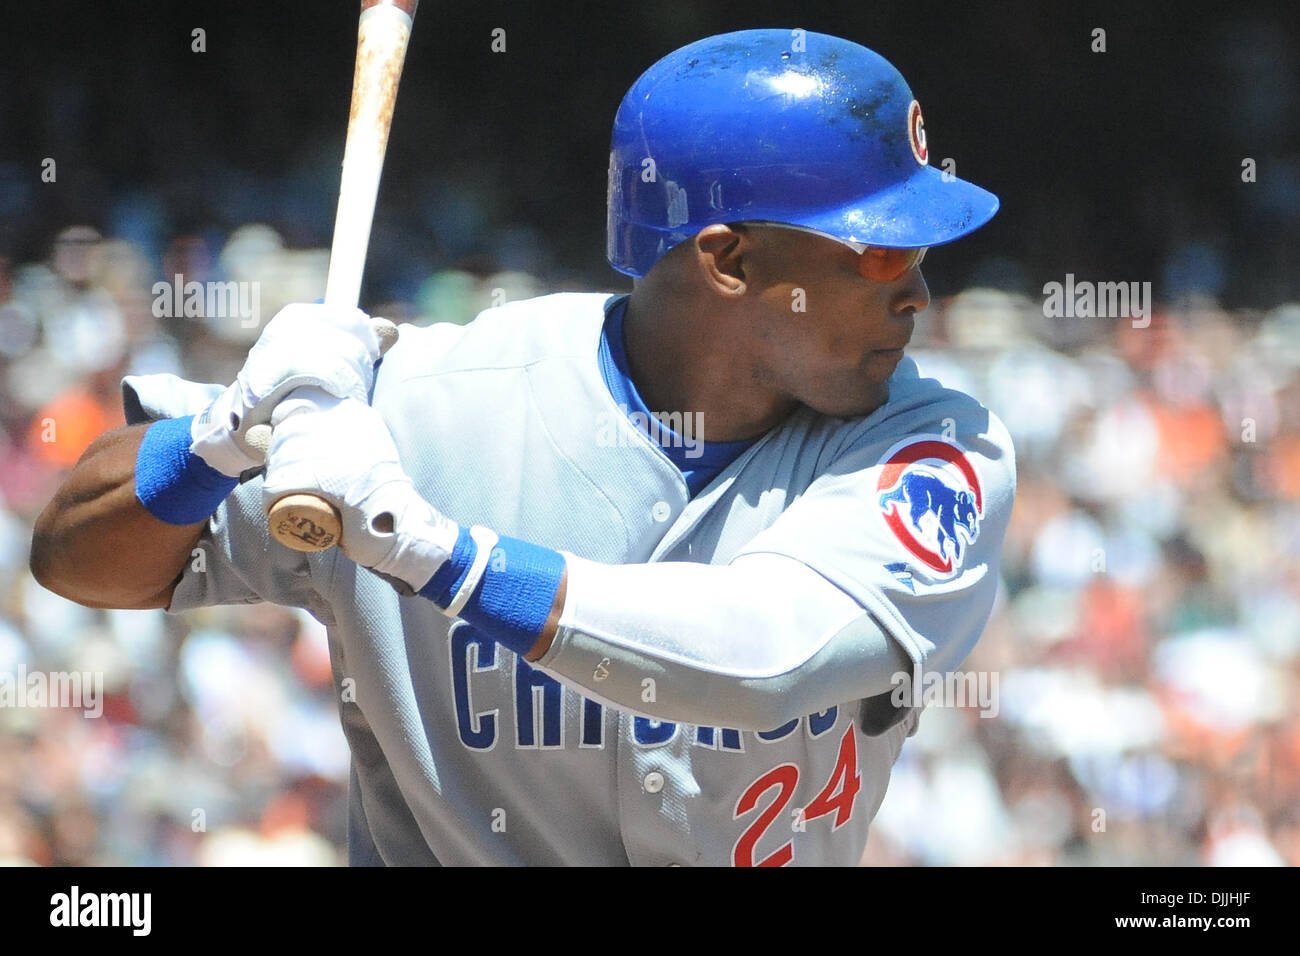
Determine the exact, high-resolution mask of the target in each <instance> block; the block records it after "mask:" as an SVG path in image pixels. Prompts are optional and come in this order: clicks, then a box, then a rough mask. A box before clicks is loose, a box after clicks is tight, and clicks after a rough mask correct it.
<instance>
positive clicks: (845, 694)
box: [538, 555, 908, 730]
mask: <svg viewBox="0 0 1300 956" xmlns="http://www.w3.org/2000/svg"><path fill="white" fill-rule="evenodd" d="M567 585H568V587H567V595H566V597H565V601H564V604H565V606H564V610H563V612H562V614H561V615H560V618H559V627H558V629H557V633H556V636H555V638H554V640H553V641H552V642H551V644H550V646H549V648H548V649H547V650H546V652H545V653H544V654H542V655H540V658H539V660H538V666H540V667H542V668H543V669H545V670H548V671H550V672H551V673H553V674H555V675H556V676H558V677H560V678H562V679H563V680H564V681H565V682H566V683H569V684H576V685H578V686H581V687H582V688H583V689H584V692H586V693H588V694H589V695H592V696H594V697H595V698H597V699H600V700H601V701H603V702H605V703H609V704H611V705H614V706H617V707H621V708H623V709H627V710H632V711H635V712H637V713H642V714H646V715H648V716H651V717H657V718H660V719H664V720H673V721H676V722H683V723H692V724H699V725H718V724H721V725H726V726H735V727H738V728H739V729H751V730H770V729H772V728H774V727H777V726H779V725H781V724H782V723H784V722H785V721H786V720H788V719H789V718H791V717H794V716H797V715H799V714H804V713H814V712H818V711H821V710H824V709H825V708H827V707H829V706H831V705H832V704H836V703H840V702H843V701H846V700H855V699H858V698H861V697H870V696H874V695H876V694H881V693H885V692H888V691H889V690H890V689H891V687H892V686H893V684H892V679H893V677H894V675H895V674H896V673H898V671H900V670H904V669H906V668H907V667H908V658H907V655H906V654H905V653H904V652H903V651H902V650H901V649H900V648H899V647H898V646H897V644H895V642H894V641H892V640H891V639H890V638H888V637H887V636H886V635H885V634H884V633H883V632H882V631H881V630H880V628H879V627H878V626H877V625H876V624H875V622H874V621H873V620H872V619H871V618H870V616H868V615H866V614H865V613H863V611H862V609H861V607H860V606H858V604H857V603H856V602H855V601H853V599H852V598H849V597H848V596H847V595H845V594H844V593H843V592H841V591H839V590H838V589H837V588H835V587H834V586H833V585H831V584H830V583H829V582H827V581H825V580H824V579H823V578H821V577H820V576H819V575H817V574H816V572H814V571H812V570H811V569H809V568H807V567H806V566H804V565H801V564H799V563H798V562H795V561H793V560H790V559H787V558H784V557H782V556H776V555H755V556H750V557H747V558H744V559H741V560H739V561H737V562H735V563H733V564H731V565H726V566H713V565H701V564H690V563H663V564H643V565H621V566H614V565H605V564H597V563H594V562H589V561H582V560H580V559H575V558H572V557H570V558H569V559H568V562H567Z"/></svg>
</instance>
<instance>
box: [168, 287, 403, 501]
mask: <svg viewBox="0 0 1300 956" xmlns="http://www.w3.org/2000/svg"><path fill="white" fill-rule="evenodd" d="M395 338H396V326H394V325H393V324H392V323H391V322H389V321H388V320H387V319H371V318H370V317H369V316H367V315H366V314H365V313H364V312H362V311H361V310H360V309H347V310H339V309H331V308H329V307H328V306H324V305H309V304H295V305H288V306H285V307H284V308H283V309H281V310H280V311H279V312H278V313H277V314H276V316H275V318H273V319H271V321H270V322H268V323H267V325H266V328H265V329H263V330H262V334H261V335H260V336H259V337H258V339H257V342H256V343H254V345H253V348H252V350H251V351H250V352H249V353H248V359H247V360H246V361H245V363H244V367H243V368H242V369H240V371H239V375H238V376H236V378H235V381H234V383H233V384H232V385H231V386H230V387H229V388H227V389H226V390H225V391H224V392H223V393H222V394H221V395H220V396H219V397H218V398H217V399H216V401H214V402H213V403H212V404H211V405H210V406H209V407H208V408H207V409H206V410H204V411H203V412H202V413H201V414H199V415H196V416H195V417H194V423H193V425H192V426H191V428H190V437H191V438H192V440H193V441H192V444H191V445H190V451H191V452H192V453H193V454H195V455H198V456H199V457H200V458H202V459H203V460H204V461H206V462H207V463H208V464H209V465H211V466H212V467H213V468H215V469H216V470H217V471H219V472H221V473H222V474H224V475H228V476H229V477H231V478H238V477H239V475H240V474H241V473H242V472H244V471H247V470H249V469H250V468H259V467H261V465H262V463H263V455H262V452H261V451H260V450H259V449H258V448H257V447H255V446H252V445H250V444H249V443H248V441H247V434H248V430H249V429H250V428H252V427H253V426H254V425H260V424H265V423H268V422H269V421H270V420H271V414H272V412H273V411H274V410H275V407H276V405H277V404H278V403H279V402H280V400H281V399H283V398H284V397H285V396H286V395H288V394H289V393H290V392H292V391H293V390H294V389H296V388H302V387H313V388H317V389H320V390H322V391H323V392H325V393H327V394H329V395H332V396H335V397H338V398H354V399H358V400H360V401H362V402H365V401H368V400H369V396H370V389H371V386H372V385H373V384H374V376H375V362H376V361H377V360H378V359H379V356H380V354H381V351H382V349H381V340H382V341H384V342H386V343H387V344H391V342H392V340H393V339H395Z"/></svg>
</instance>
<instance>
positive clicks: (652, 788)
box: [641, 770, 664, 793]
mask: <svg viewBox="0 0 1300 956" xmlns="http://www.w3.org/2000/svg"><path fill="white" fill-rule="evenodd" d="M641 786H643V787H645V792H646V793H658V792H659V791H660V790H662V789H663V788H664V775H663V774H661V773H660V772H659V771H658V770H651V771H650V772H649V773H648V774H646V775H645V779H644V780H642V781H641Z"/></svg>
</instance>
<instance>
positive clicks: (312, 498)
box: [266, 494, 343, 552]
mask: <svg viewBox="0 0 1300 956" xmlns="http://www.w3.org/2000/svg"><path fill="white" fill-rule="evenodd" d="M266 518H267V524H268V526H269V527H270V529H271V537H273V538H275V540H276V541H279V542H280V543H281V544H282V545H284V546H285V547H286V548H292V549H293V550H294V551H307V552H312V551H324V550H326V549H327V548H332V547H334V546H335V545H336V544H338V541H339V537H340V535H342V533H343V521H342V519H341V518H340V517H339V513H338V512H337V511H335V510H334V506H333V505H331V504H330V503H329V502H328V501H326V500H325V499H324V498H318V497H317V496H316V495H308V494H296V495H285V496H284V497H283V498H281V499H280V500H279V501H277V502H276V503H275V504H273V505H271V507H270V509H269V510H268V511H267V513H266Z"/></svg>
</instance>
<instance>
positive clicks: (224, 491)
mask: <svg viewBox="0 0 1300 956" xmlns="http://www.w3.org/2000/svg"><path fill="white" fill-rule="evenodd" d="M193 421H194V416H193V415H186V416H185V417H184V418H164V419H162V420H161V421H156V422H154V423H153V424H152V425H150V426H149V428H148V430H147V431H145V433H144V439H143V440H142V441H141V442H140V451H139V453H138V454H137V455H136V458H135V496H136V498H137V499H138V500H139V502H140V504H142V505H144V507H145V509H146V510H147V511H148V512H149V513H150V514H151V515H153V516H154V517H155V518H157V519H158V520H159V521H165V522H167V524H181V525H183V524H197V523H198V522H200V521H202V520H204V519H205V518H207V517H209V516H211V514H212V513H213V512H214V511H216V510H217V508H218V507H219V506H220V504H221V502H223V501H224V500H225V499H226V496H227V495H229V494H230V493H231V492H232V491H234V490H235V486H236V485H238V484H239V479H238V478H231V477H230V476H228V475H223V474H222V473H221V472H219V471H217V470H216V469H215V468H213V467H212V466H211V465H209V464H208V463H207V462H206V461H204V460H203V459H202V458H200V457H199V456H198V455H195V454H192V453H191V452H190V443H191V441H192V439H191V438H190V426H191V423H192V422H193Z"/></svg>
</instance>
